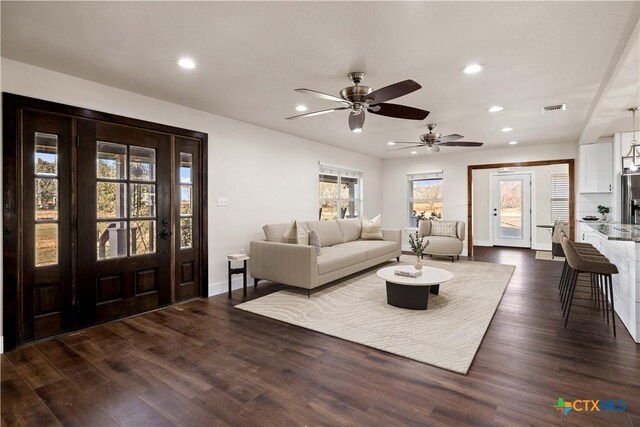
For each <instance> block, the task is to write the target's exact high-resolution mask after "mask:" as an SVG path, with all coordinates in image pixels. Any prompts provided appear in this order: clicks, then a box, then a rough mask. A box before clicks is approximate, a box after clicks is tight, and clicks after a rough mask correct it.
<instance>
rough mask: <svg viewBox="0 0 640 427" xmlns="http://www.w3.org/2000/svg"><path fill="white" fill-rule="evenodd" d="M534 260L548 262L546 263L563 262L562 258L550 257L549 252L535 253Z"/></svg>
mask: <svg viewBox="0 0 640 427" xmlns="http://www.w3.org/2000/svg"><path fill="white" fill-rule="evenodd" d="M536 259H544V260H548V261H562V262H564V257H561V256H552V255H551V252H550V251H536Z"/></svg>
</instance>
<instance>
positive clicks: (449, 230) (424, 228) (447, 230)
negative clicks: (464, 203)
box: [418, 219, 465, 262]
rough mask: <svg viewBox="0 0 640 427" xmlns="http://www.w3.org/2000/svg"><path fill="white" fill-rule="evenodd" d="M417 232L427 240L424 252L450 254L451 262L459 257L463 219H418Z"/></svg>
mask: <svg viewBox="0 0 640 427" xmlns="http://www.w3.org/2000/svg"><path fill="white" fill-rule="evenodd" d="M418 233H419V234H420V236H424V237H425V240H428V241H429V244H428V245H427V247H426V249H425V251H424V253H423V256H424V254H428V255H429V256H434V255H438V256H450V257H451V262H453V261H454V260H455V259H456V258H458V259H460V254H461V253H462V246H463V245H462V242H463V241H464V236H465V234H464V233H465V223H464V221H435V220H430V219H424V220H422V221H420V225H419V226H418Z"/></svg>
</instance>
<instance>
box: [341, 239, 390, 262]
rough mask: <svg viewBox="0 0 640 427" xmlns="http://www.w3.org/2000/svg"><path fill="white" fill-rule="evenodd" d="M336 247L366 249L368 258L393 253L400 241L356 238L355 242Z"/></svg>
mask: <svg viewBox="0 0 640 427" xmlns="http://www.w3.org/2000/svg"><path fill="white" fill-rule="evenodd" d="M334 248H346V249H355V250H358V251H365V252H366V254H367V259H373V258H377V257H379V256H382V255H385V254H389V255H391V254H393V253H394V252H395V251H396V250H397V249H398V242H390V241H388V240H356V241H355V242H346V243H341V244H339V245H335V246H334Z"/></svg>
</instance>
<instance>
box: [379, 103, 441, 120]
mask: <svg viewBox="0 0 640 427" xmlns="http://www.w3.org/2000/svg"><path fill="white" fill-rule="evenodd" d="M375 107H380V108H379V109H378V108H375V109H374V108H370V109H369V112H371V113H373V114H378V115H380V116H387V117H396V118H398V119H408V120H424V119H425V118H426V117H427V116H428V115H429V112H428V111H426V110H421V109H419V108H413V107H407V106H406V105H398V104H387V103H382V104H377V105H375Z"/></svg>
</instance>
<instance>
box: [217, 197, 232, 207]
mask: <svg viewBox="0 0 640 427" xmlns="http://www.w3.org/2000/svg"><path fill="white" fill-rule="evenodd" d="M228 204H229V201H228V200H227V198H226V197H218V198H216V206H227V205H228Z"/></svg>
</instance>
